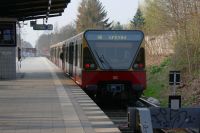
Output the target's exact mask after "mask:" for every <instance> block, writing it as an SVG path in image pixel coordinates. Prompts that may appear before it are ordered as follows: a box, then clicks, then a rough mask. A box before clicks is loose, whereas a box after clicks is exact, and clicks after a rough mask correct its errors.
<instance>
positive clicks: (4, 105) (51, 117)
mask: <svg viewBox="0 0 200 133" xmlns="http://www.w3.org/2000/svg"><path fill="white" fill-rule="evenodd" d="M17 71H18V74H17V80H10V81H0V133H118V132H120V131H119V129H118V128H116V127H115V125H114V124H113V123H112V122H111V121H110V119H109V118H108V117H107V116H106V115H105V114H104V112H103V111H102V110H101V109H100V108H99V107H98V106H97V105H96V104H95V103H94V102H93V101H92V100H91V99H90V98H89V97H88V96H87V95H86V94H85V93H84V91H82V90H81V89H80V88H79V87H78V86H77V85H76V84H75V83H74V82H73V81H72V80H71V79H69V78H67V77H66V76H65V75H64V74H63V73H62V71H61V70H60V69H59V68H57V67H56V66H55V65H54V64H52V63H51V62H50V61H49V60H48V59H46V58H43V57H32V58H26V59H25V60H23V61H22V64H21V68H20V69H19V68H17Z"/></svg>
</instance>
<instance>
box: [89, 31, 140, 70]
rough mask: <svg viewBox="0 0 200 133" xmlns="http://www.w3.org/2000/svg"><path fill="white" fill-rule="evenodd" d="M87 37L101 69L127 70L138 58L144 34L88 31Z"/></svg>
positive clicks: (137, 32)
mask: <svg viewBox="0 0 200 133" xmlns="http://www.w3.org/2000/svg"><path fill="white" fill-rule="evenodd" d="M85 37H86V40H87V43H88V46H89V47H90V51H91V52H92V53H93V55H94V57H95V59H96V61H97V63H98V65H99V67H100V68H101V69H103V70H110V69H115V70H127V69H130V68H131V64H132V62H133V60H134V59H135V58H136V57H137V53H138V51H139V49H140V46H141V43H142V40H143V38H144V34H143V33H142V32H141V31H88V32H86V33H85Z"/></svg>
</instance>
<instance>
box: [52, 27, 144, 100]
mask: <svg viewBox="0 0 200 133" xmlns="http://www.w3.org/2000/svg"><path fill="white" fill-rule="evenodd" d="M143 38H144V34H143V32H142V31H139V30H87V31H85V32H83V33H80V34H79V35H77V36H74V37H72V38H70V39H68V40H66V41H63V42H61V43H59V44H55V45H53V46H51V60H52V62H54V63H55V64H56V65H58V66H59V67H61V68H62V69H63V71H64V72H65V73H66V74H68V75H69V76H70V77H71V78H72V79H73V80H74V81H75V82H76V83H77V84H78V85H79V86H80V87H81V88H82V89H84V90H85V92H87V93H88V94H89V95H90V96H91V97H95V98H98V99H100V100H101V99H105V98H108V97H109V98H112V99H121V100H133V99H134V100H135V99H136V98H139V97H140V96H141V94H142V92H143V91H144V89H145V88H146V71H145V49H144V46H143V45H142V41H143Z"/></svg>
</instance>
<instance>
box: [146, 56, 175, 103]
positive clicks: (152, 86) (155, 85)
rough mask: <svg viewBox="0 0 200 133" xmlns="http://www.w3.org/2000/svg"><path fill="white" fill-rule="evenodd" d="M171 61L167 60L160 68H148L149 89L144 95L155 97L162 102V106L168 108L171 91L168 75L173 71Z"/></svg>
mask: <svg viewBox="0 0 200 133" xmlns="http://www.w3.org/2000/svg"><path fill="white" fill-rule="evenodd" d="M171 63H172V62H171V59H170V58H167V59H165V60H164V61H163V62H162V63H161V64H160V65H159V66H152V67H149V68H147V76H148V78H147V79H148V80H147V89H146V90H145V92H144V95H145V96H147V97H155V98H157V99H159V100H160V102H161V105H162V106H167V101H168V95H169V93H170V92H169V89H168V74H169V70H170V69H171V68H170V66H171Z"/></svg>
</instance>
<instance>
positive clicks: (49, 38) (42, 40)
mask: <svg viewBox="0 0 200 133" xmlns="http://www.w3.org/2000/svg"><path fill="white" fill-rule="evenodd" d="M75 34H76V28H75V25H74V24H69V25H66V26H64V27H62V28H61V30H59V29H58V28H56V26H54V32H53V33H50V34H42V35H40V37H39V38H38V40H37V43H36V48H37V50H38V51H40V52H41V53H43V52H44V51H46V52H49V49H50V46H51V45H52V44H56V43H58V42H61V41H64V40H66V39H68V38H70V37H72V36H74V35H75Z"/></svg>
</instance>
